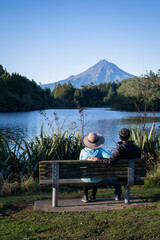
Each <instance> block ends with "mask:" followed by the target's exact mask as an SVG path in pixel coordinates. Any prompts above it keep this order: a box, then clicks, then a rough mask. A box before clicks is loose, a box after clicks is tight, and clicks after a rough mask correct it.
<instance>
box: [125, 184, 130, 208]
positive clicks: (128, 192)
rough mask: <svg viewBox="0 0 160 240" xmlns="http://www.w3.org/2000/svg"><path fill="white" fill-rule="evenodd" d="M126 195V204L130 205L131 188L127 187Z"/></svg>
mask: <svg viewBox="0 0 160 240" xmlns="http://www.w3.org/2000/svg"><path fill="white" fill-rule="evenodd" d="M124 188H125V195H124V203H126V204H128V203H130V187H129V186H125V187H124Z"/></svg>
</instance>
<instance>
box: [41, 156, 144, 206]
mask: <svg viewBox="0 0 160 240" xmlns="http://www.w3.org/2000/svg"><path fill="white" fill-rule="evenodd" d="M145 176H146V159H132V160H119V161H118V162H117V163H114V164H112V165H107V164H102V163H98V162H89V161H80V160H59V161H41V162H40V163H39V183H40V184H52V186H53V193H52V206H53V207H56V206H58V187H59V186H93V185H94V186H112V185H115V184H117V185H121V186H124V187H125V197H124V202H125V203H130V186H133V185H143V184H144V180H143V179H142V177H145ZM81 178H103V179H104V181H102V182H100V183H85V182H83V181H82V180H81Z"/></svg>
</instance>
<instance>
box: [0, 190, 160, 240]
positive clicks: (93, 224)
mask: <svg viewBox="0 0 160 240" xmlns="http://www.w3.org/2000/svg"><path fill="white" fill-rule="evenodd" d="M77 195H79V196H81V195H82V191H81V190H79V191H72V192H68V193H66V192H65V193H63V191H60V193H59V196H60V197H75V196H77ZM131 195H133V196H140V197H142V198H144V199H145V200H146V201H148V202H150V204H149V205H148V204H146V205H145V206H143V207H142V206H141V207H138V206H137V207H134V208H128V209H122V210H116V211H107V212H86V213H43V212H40V211H35V210H33V209H32V207H30V208H29V209H30V210H28V208H25V209H23V204H24V205H26V206H28V205H29V204H33V203H34V201H35V200H38V199H43V198H50V197H51V193H43V194H39V195H38V194H37V195H27V196H24V195H23V196H10V197H2V198H0V202H1V217H0V222H1V224H0V232H1V236H0V239H7V240H8V239H59V240H62V239H73V240H76V239H77V240H78V239H88V240H98V239H100V240H123V239H124V240H125V239H126V240H137V239H148V240H150V239H157V240H159V239H160V228H159V225H160V218H159V216H160V189H159V188H150V189H149V188H144V187H142V186H141V187H137V186H136V187H133V188H132V191H131ZM97 197H105V198H110V197H113V189H109V188H108V189H99V190H98V195H97ZM14 207H15V209H14ZM19 208H21V210H20V209H19Z"/></svg>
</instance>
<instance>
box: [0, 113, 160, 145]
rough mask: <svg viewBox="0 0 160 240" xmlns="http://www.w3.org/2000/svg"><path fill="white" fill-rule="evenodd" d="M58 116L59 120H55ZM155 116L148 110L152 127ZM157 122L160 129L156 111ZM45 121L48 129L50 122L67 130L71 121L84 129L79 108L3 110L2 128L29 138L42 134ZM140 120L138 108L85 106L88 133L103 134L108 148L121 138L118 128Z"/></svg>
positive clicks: (13, 135) (8, 133)
mask: <svg viewBox="0 0 160 240" xmlns="http://www.w3.org/2000/svg"><path fill="white" fill-rule="evenodd" d="M55 113H56V115H55ZM44 115H45V116H44ZM55 117H57V118H58V121H56V120H55ZM152 117H153V114H152V113H148V115H147V122H148V123H147V126H148V127H149V126H151V122H152ZM46 118H47V119H46ZM155 122H156V129H157V131H159V132H160V113H156V117H155ZM42 123H43V124H44V130H46V131H50V127H49V125H50V123H52V126H53V127H54V128H55V129H57V128H58V125H59V129H61V128H62V131H63V130H66V128H67V125H68V124H69V129H70V132H72V131H81V121H80V115H79V112H78V110H77V109H69V110H68V109H65V110H64V109H58V110H57V109H56V110H54V109H53V110H44V111H42V113H40V112H39V111H30V112H20V113H0V132H2V133H3V134H4V135H5V136H6V137H9V138H13V139H15V140H17V139H20V138H23V139H26V140H27V139H28V138H33V137H34V136H35V135H39V134H40V129H41V125H42ZM57 123H58V124H57ZM139 124H140V120H139V117H138V114H137V113H136V112H125V111H115V110H112V109H108V108H88V109H85V110H84V133H89V132H92V131H94V132H98V133H101V134H103V135H104V137H105V145H104V148H105V149H106V150H111V149H112V148H113V147H115V143H114V141H117V140H118V132H119V130H120V129H121V128H122V127H130V126H132V127H135V126H137V125H139ZM113 140H114V141H113Z"/></svg>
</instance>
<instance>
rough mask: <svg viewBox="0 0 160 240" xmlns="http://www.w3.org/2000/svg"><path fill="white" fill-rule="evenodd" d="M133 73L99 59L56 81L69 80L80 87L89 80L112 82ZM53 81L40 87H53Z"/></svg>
mask: <svg viewBox="0 0 160 240" xmlns="http://www.w3.org/2000/svg"><path fill="white" fill-rule="evenodd" d="M133 77H134V75H132V74H129V73H127V72H125V71H123V70H122V69H120V68H118V67H117V66H116V65H115V64H113V63H111V62H108V61H107V60H105V59H102V60H100V61H99V62H98V63H96V64H95V65H94V66H92V67H90V68H89V69H87V70H86V71H84V72H82V73H79V74H77V75H72V76H70V77H68V78H67V79H65V80H60V81H58V83H60V84H63V83H68V82H69V81H70V82H71V84H72V85H73V86H75V87H76V88H81V86H82V85H88V84H90V83H91V82H92V83H93V84H94V85H97V84H100V83H107V82H114V81H116V80H118V81H122V80H123V79H126V78H133ZM54 86H55V83H51V84H45V85H43V86H42V87H43V88H45V87H49V88H51V90H52V89H53V88H54Z"/></svg>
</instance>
